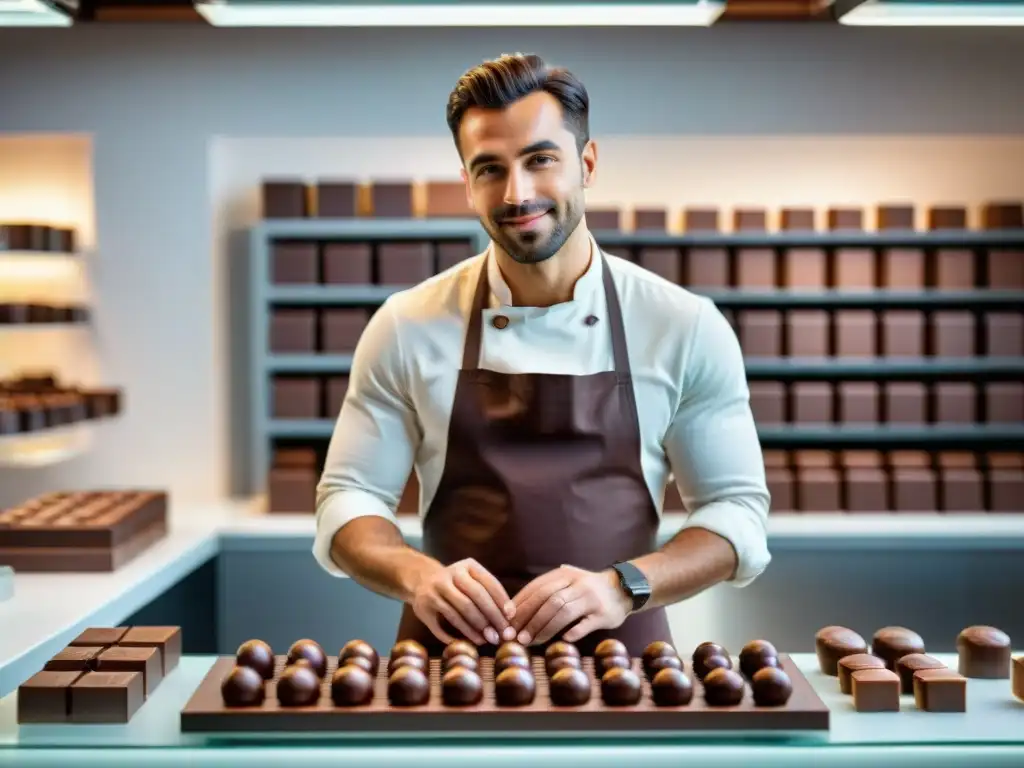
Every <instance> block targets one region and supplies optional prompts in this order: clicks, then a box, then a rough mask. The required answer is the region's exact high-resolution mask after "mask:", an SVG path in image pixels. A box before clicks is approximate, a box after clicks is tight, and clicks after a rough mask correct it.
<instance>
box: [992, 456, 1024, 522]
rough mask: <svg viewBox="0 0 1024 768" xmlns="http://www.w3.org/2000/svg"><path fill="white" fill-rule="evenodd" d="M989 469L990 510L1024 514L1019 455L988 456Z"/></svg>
mask: <svg viewBox="0 0 1024 768" xmlns="http://www.w3.org/2000/svg"><path fill="white" fill-rule="evenodd" d="M1015 459H1018V461H1017V462H1015ZM989 467H990V468H989V470H988V485H989V495H990V500H989V505H990V506H989V508H990V510H991V511H993V512H1015V513H1019V512H1024V463H1021V462H1019V455H1017V456H1015V455H1013V454H1010V455H1008V456H1005V457H1003V456H999V455H995V456H991V455H990V456H989Z"/></svg>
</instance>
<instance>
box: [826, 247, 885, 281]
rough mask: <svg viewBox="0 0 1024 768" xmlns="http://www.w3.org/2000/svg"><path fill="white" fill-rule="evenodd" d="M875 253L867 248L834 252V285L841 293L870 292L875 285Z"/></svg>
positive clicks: (840, 249) (876, 279) (844, 249)
mask: <svg viewBox="0 0 1024 768" xmlns="http://www.w3.org/2000/svg"><path fill="white" fill-rule="evenodd" d="M877 281H878V277H877V275H876V272H875V252H874V251H872V250H870V249H867V248H839V249H837V250H836V252H835V284H836V288H837V289H839V290H843V291H863V290H871V289H873V288H874V287H875V285H876V284H877Z"/></svg>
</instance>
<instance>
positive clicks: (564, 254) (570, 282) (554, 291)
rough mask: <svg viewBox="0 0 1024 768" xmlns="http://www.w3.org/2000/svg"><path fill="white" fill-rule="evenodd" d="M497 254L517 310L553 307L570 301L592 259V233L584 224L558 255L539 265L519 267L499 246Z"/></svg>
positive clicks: (497, 259) (499, 267)
mask: <svg viewBox="0 0 1024 768" xmlns="http://www.w3.org/2000/svg"><path fill="white" fill-rule="evenodd" d="M494 253H495V257H496V261H497V265H498V269H499V270H500V271H501V276H502V277H503V278H504V279H505V283H506V284H507V285H508V289H509V292H510V293H511V294H512V303H513V304H514V305H515V306H517V307H550V306H553V305H555V304H562V303H563V302H566V301H570V300H571V299H572V297H573V293H574V291H575V289H576V282H577V281H578V280H579V279H580V278H581V277H583V275H584V274H585V273H586V271H587V269H589V267H590V259H591V258H592V254H591V242H590V233H589V231H588V230H587V228H586V227H585V226H584V225H583V224H580V226H578V227H577V228H576V231H574V232H573V233H572V235H570V236H569V239H568V240H566V241H565V244H564V245H563V246H562V248H561V250H559V251H558V253H556V254H555V255H554V256H552V257H551V258H550V259H546V260H545V261H542V262H540V263H539V264H520V263H519V262H518V261H516V260H515V259H513V258H512V257H511V256H509V255H508V254H507V253H505V251H504V250H503V249H501V248H500V247H497V246H495V248H494Z"/></svg>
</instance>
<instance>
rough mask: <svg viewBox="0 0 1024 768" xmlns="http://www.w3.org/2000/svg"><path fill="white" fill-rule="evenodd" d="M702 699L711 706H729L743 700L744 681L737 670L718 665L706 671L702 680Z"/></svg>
mask: <svg viewBox="0 0 1024 768" xmlns="http://www.w3.org/2000/svg"><path fill="white" fill-rule="evenodd" d="M703 683H704V701H706V702H707V703H708V705H709V706H712V707H731V706H735V705H737V704H739V703H740V702H741V701H743V693H744V691H745V690H746V683H745V682H744V681H743V677H742V676H741V675H740V673H739V672H736V671H734V670H732V669H726V668H725V667H718V668H717V669H712V670H711V671H710V672H708V674H707V676H706V677H705V678H704V680H703Z"/></svg>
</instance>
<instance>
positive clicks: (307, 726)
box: [181, 639, 829, 738]
mask: <svg viewBox="0 0 1024 768" xmlns="http://www.w3.org/2000/svg"><path fill="white" fill-rule="evenodd" d="M301 642H303V643H305V644H310V643H313V642H314V641H311V640H306V641H301ZM763 642H764V641H761V643H763ZM709 647H710V646H709ZM547 650H548V654H544V653H540V652H538V651H536V650H533V651H531V650H528V649H526V648H523V647H522V646H520V645H518V644H517V643H514V642H510V643H503V644H502V645H501V646H499V648H498V649H497V651H496V653H495V655H494V656H493V657H492V656H484V655H481V654H480V652H479V650H478V649H477V648H475V647H474V646H472V645H470V644H468V643H465V642H464V641H462V642H455V643H452V644H450V645H448V646H446V648H445V649H444V651H443V652H442V654H441V655H440V656H437V657H429V658H428V657H427V654H426V651H425V650H424V649H423V646H421V645H419V644H418V643H414V642H412V641H402V642H399V643H397V644H396V645H395V646H394V647H393V648H391V649H388V655H387V656H380V655H378V651H377V650H376V649H374V648H373V647H372V646H370V645H369V644H368V643H366V642H365V641H362V640H358V639H356V640H352V641H350V642H348V643H346V644H345V645H344V646H343V648H342V651H341V652H340V654H339V656H337V657H335V656H327V657H326V666H325V668H324V674H323V675H318V673H317V672H316V671H315V670H314V668H313V666H311V665H310V664H309V663H308V661H303V660H298V661H293V662H292V663H289V660H288V655H282V654H278V655H276V656H273V666H272V672H271V674H270V675H269V677H268V678H266V679H264V678H265V670H266V669H267V668H268V666H269V665H268V663H267V655H268V653H269V652H270V648H269V646H268V645H267V644H266V643H264V642H262V641H260V640H258V639H253V640H250V641H248V642H246V643H244V644H243V645H242V646H241V647H240V648H239V653H238V654H236V655H235V656H229V657H223V658H220V659H218V660H217V661H216V662H215V663H214V665H213V667H211V668H210V670H209V672H208V673H207V674H206V676H205V677H204V678H203V680H202V682H201V683H200V685H199V687H198V688H197V689H196V691H195V693H194V694H193V695H192V697H191V698H190V700H189V701H188V702H187V703H186V704H185V706H184V707H183V709H182V710H181V728H182V730H183V731H185V732H225V733H229V732H262V733H268V732H314V731H325V732H332V733H343V734H344V733H347V734H352V735H358V736H360V737H361V738H367V737H370V736H372V735H374V734H380V735H381V736H382V737H384V738H387V737H388V735H389V734H396V733H402V732H404V733H408V732H411V731H423V732H430V733H432V734H434V735H438V734H441V735H444V736H446V737H449V736H450V737H453V738H457V737H467V738H469V737H473V736H482V735H490V734H493V733H496V732H503V733H515V734H526V735H529V734H531V733H535V734H538V735H539V734H544V733H553V732H570V733H571V732H580V733H587V734H590V735H593V736H595V737H599V736H600V735H601V734H603V733H608V732H618V733H622V732H624V731H625V732H635V733H638V734H639V733H647V734H652V733H659V732H660V733H666V734H667V733H679V734H681V733H695V734H702V733H721V734H728V733H738V732H744V733H749V732H753V731H758V732H761V731H764V732H775V733H785V732H793V733H809V732H810V733H813V732H819V731H827V730H828V727H829V711H828V708H827V707H826V706H825V705H824V704H823V703H822V701H821V699H820V698H819V697H818V695H817V694H816V693H815V691H814V690H813V688H812V687H811V685H810V683H809V682H808V681H807V679H806V678H805V677H804V676H803V675H802V674H801V672H800V671H799V669H798V668H797V666H796V665H795V664H794V663H793V662H792V660H791V659H790V658H789V657H788V656H787V655H786V654H778V653H774V654H769V657H770V658H772V659H774V660H775V661H776V662H777V664H776V665H775V666H761V667H760V668H759V669H758V671H755V672H754V674H753V677H752V678H751V680H750V681H747V680H746V679H745V678H744V677H743V676H742V675H741V674H740V672H738V671H735V670H733V669H731V668H725V667H718V668H716V669H714V670H712V671H711V672H709V673H708V675H707V677H706V679H705V680H710V681H711V682H710V684H708V683H706V682H705V683H702V682H701V681H700V679H698V678H697V677H696V676H694V675H692V674H689V673H687V671H686V670H685V668H676V667H672V666H665V667H663V668H661V669H658V670H655V674H654V676H653V678H651V677H649V676H648V674H647V673H646V671H645V658H644V657H640V658H626V662H625V665H622V664H620V663H618V661H617V660H618V659H620V658H622V657H621V656H619V655H617V653H618V652H620V651H621V650H622V648H620V647H618V645H616V644H614V643H608V644H606V645H605V646H604V647H603V648H602V649H601V650H602V653H601V654H600V655H595V656H593V657H591V656H582V655H580V654H579V651H578V649H577V648H576V647H575V646H574V645H572V644H570V643H558V644H552V645H551V646H549V647H548V649H547ZM764 650H765V648H764V647H762V645H761V644H759V643H751V644H749V645H748V646H747V656H746V657H744V658H748V659H749V660H748V666H749V665H752V664H753V661H752V660H753V659H755V657H756V659H757V660H758V661H759V663H760V662H762V661H764V659H765V658H768V657H766V656H765V655H764V653H763V651H764ZM772 650H774V649H772ZM722 651H723V652H724V649H722ZM291 655H292V656H293V657H295V656H296V654H294V653H293V654H291ZM645 657H646V661H647V663H648V664H650V663H653V661H654V660H655V659H660V658H676V659H678V655H677V654H676V652H675V650H674V649H672V648H671V646H663V645H658V646H657V647H651V648H649V649H648V653H646V654H645ZM712 657H714V658H717V655H716V654H711V655H710V656H709V657H708V658H712ZM346 658H348V659H349V662H348V663H346V662H345V659H346ZM370 658H376V659H377V665H376V668H375V671H368V670H367V669H366V667H365V666H364V665H361V664H357V663H353V659H354V660H355V661H360V662H361V661H364V660H367V659H370ZM253 659H255V661H253ZM339 659H340V660H341V661H339ZM599 659H603V660H605V662H606V664H605V669H604V671H603V673H599V670H598V666H597V661H598V660H599ZM558 660H572V661H571V662H570V663H568V664H565V665H563V666H560V667H556V665H555V662H557V661H558ZM611 660H616V661H615V662H614V663H611ZM315 661H319V656H317V659H315ZM247 662H248V663H249V666H246V663H247ZM573 662H575V663H573ZM729 663H730V665H731V663H732V661H731V659H730V662H729ZM749 668H752V666H751V667H749ZM242 669H245V670H247V671H239V670H242ZM339 670H340V671H339ZM250 672H251V674H250ZM283 680H284V681H285V682H284V686H285V694H284V696H282V695H281V687H282V681H283ZM317 680H319V683H316V681H317ZM371 681H372V685H371Z"/></svg>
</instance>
